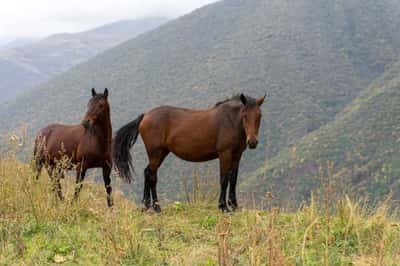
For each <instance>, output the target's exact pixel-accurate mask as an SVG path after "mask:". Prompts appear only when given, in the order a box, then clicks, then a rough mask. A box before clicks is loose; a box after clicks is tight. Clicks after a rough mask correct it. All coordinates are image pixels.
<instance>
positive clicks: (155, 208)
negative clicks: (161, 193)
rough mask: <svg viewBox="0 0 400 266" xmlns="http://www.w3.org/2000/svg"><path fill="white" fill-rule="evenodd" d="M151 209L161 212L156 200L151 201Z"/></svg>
mask: <svg viewBox="0 0 400 266" xmlns="http://www.w3.org/2000/svg"><path fill="white" fill-rule="evenodd" d="M153 210H154V211H155V212H156V213H160V212H161V207H160V204H158V202H155V203H153Z"/></svg>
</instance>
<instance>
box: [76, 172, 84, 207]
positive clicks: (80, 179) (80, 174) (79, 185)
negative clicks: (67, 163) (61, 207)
mask: <svg viewBox="0 0 400 266" xmlns="http://www.w3.org/2000/svg"><path fill="white" fill-rule="evenodd" d="M85 175H86V169H79V170H76V181H75V193H74V200H77V199H78V197H79V193H80V192H81V189H82V186H83V183H82V182H83V179H85Z"/></svg>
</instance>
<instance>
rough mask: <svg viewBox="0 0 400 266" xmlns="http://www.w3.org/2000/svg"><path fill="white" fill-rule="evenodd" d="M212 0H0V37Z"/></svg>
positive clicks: (175, 12)
mask: <svg viewBox="0 0 400 266" xmlns="http://www.w3.org/2000/svg"><path fill="white" fill-rule="evenodd" d="M212 2H216V0H1V4H0V39H13V38H16V37H43V36H46V35H49V34H52V33H59V32H78V31H83V30H88V29H91V28H94V27H96V26H100V25H102V24H106V23H110V22H113V21H117V20H122V19H136V18H143V17H148V16H166V17H176V16H180V15H183V14H185V13H188V12H190V11H192V10H193V9H196V8H198V7H201V6H203V5H206V4H209V3H212Z"/></svg>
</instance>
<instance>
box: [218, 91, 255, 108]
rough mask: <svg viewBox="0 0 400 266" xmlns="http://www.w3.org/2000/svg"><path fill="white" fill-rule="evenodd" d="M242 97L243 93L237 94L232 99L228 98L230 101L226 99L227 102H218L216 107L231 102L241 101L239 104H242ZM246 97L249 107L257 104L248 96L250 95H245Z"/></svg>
mask: <svg viewBox="0 0 400 266" xmlns="http://www.w3.org/2000/svg"><path fill="white" fill-rule="evenodd" d="M241 95H242V94H241V93H238V94H235V95H233V96H232V97H230V98H228V99H225V100H223V101H220V102H217V103H216V104H215V106H219V105H221V104H224V103H226V102H230V101H239V102H241V100H240V96H241ZM244 96H245V97H246V99H247V105H248V106H253V105H255V104H256V99H254V98H252V97H250V96H248V95H245V94H244Z"/></svg>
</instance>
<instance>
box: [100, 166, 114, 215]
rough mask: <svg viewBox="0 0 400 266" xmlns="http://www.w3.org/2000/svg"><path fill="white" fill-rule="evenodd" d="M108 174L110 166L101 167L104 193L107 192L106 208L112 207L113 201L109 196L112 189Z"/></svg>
mask: <svg viewBox="0 0 400 266" xmlns="http://www.w3.org/2000/svg"><path fill="white" fill-rule="evenodd" d="M110 174H111V167H110V166H105V167H103V179H104V186H105V188H106V192H107V204H108V207H112V206H113V205H114V201H113V198H112V195H111V193H112V187H111V178H110Z"/></svg>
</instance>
